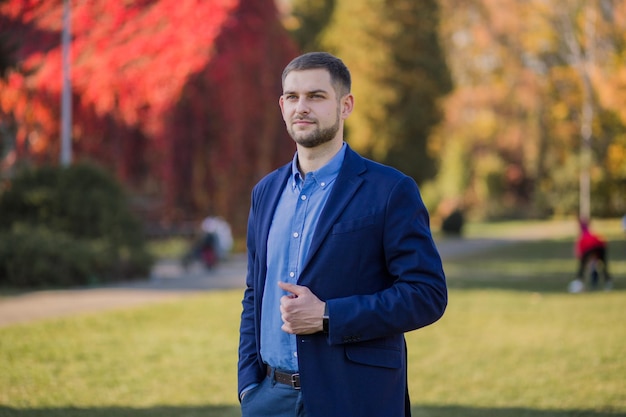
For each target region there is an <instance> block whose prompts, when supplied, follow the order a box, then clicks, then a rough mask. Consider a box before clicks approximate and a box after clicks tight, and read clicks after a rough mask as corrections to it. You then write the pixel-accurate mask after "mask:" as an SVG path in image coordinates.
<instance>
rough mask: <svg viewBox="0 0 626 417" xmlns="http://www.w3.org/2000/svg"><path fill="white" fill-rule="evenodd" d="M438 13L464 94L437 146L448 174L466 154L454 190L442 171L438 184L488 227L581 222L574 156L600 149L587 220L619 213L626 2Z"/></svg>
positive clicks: (625, 122)
mask: <svg viewBox="0 0 626 417" xmlns="http://www.w3.org/2000/svg"><path fill="white" fill-rule="evenodd" d="M441 4H442V11H443V12H442V13H443V16H444V19H442V21H443V22H444V24H443V26H442V39H443V40H444V43H445V46H446V50H447V58H448V62H449V64H450V67H451V68H452V73H453V78H454V80H455V85H456V87H457V88H456V90H455V92H454V93H453V94H452V95H450V97H449V98H448V99H447V101H446V107H445V108H446V121H445V122H444V123H443V124H442V125H441V127H440V129H439V130H438V131H437V132H436V135H435V140H434V141H433V143H435V144H436V147H435V151H437V152H438V154H439V155H440V156H441V158H442V165H446V166H450V165H452V161H449V162H446V160H447V159H449V158H457V160H458V155H459V153H458V152H456V153H453V152H450V151H449V150H450V149H457V148H463V151H462V152H461V153H460V155H462V158H463V160H464V161H466V162H467V168H466V170H465V175H464V176H457V178H456V179H454V181H449V180H447V179H446V178H445V177H446V176H448V177H449V176H450V174H449V173H446V172H445V171H443V170H442V171H440V174H439V178H438V181H439V184H440V185H444V184H445V185H446V186H447V187H448V188H449V190H453V189H454V190H456V191H458V190H459V189H460V188H461V189H463V190H464V191H463V192H462V194H463V198H464V200H465V202H466V203H467V204H469V205H471V206H472V207H473V208H474V213H475V214H476V215H479V216H481V217H527V216H547V215H551V214H570V215H571V214H572V213H578V211H579V198H578V195H579V180H578V178H579V172H580V167H581V163H584V160H585V159H583V160H582V161H581V158H580V157H579V156H580V152H581V149H584V146H582V144H585V143H587V144H589V143H590V141H589V138H593V141H592V144H593V147H592V148H591V149H590V150H591V152H590V153H588V155H589V157H588V158H587V160H588V161H589V164H590V171H589V172H590V186H591V189H592V190H593V197H594V198H593V201H592V206H591V211H593V212H596V213H598V214H609V213H613V214H617V213H619V212H620V210H623V209H624V208H625V207H624V206H626V202H625V201H623V200H624V199H623V198H622V199H621V202H620V198H618V197H616V196H618V195H620V194H621V195H625V194H626V192H625V191H626V190H624V177H623V173H620V172H622V171H621V170H619V169H615V168H616V167H617V164H616V162H617V161H620V162H624V161H625V160H624V159H623V157H622V156H621V155H623V154H624V152H623V149H624V148H623V143H624V135H625V131H626V129H625V126H626V118H624V112H623V105H624V101H623V100H624V99H623V96H624V87H623V86H624V80H625V78H624V75H625V73H624V71H623V68H624V45H626V42H625V41H626V38H625V33H626V31H625V30H624V29H625V27H626V5H625V4H624V2H619V1H610V0H602V1H598V2H584V1H580V2H579V1H573V2H567V3H563V2H558V1H534V0H532V1H525V2H517V1H509V0H501V1H493V0H472V1H456V0H443V1H442V2H441ZM618 96H619V97H621V98H617V97H618ZM581 109H586V110H585V111H582V110H581ZM590 115H595V117H593V118H591V117H589V116H590ZM591 120H592V121H593V122H592V123H590V121H591ZM583 126H585V127H583ZM581 132H585V134H586V138H587V139H586V140H585V141H582V140H581ZM455 144H456V145H455ZM583 153H585V152H583ZM451 183H454V184H455V185H454V186H450V184H451ZM438 188H439V189H441V188H443V187H438ZM620 188H621V191H619V189H620ZM444 192H445V191H444ZM447 192H451V191H447ZM620 207H621V209H620Z"/></svg>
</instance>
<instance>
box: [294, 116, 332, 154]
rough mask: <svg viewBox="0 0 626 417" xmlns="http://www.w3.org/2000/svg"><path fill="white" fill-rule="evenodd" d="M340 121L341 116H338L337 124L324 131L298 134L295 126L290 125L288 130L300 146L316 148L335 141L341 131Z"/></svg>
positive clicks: (318, 129)
mask: <svg viewBox="0 0 626 417" xmlns="http://www.w3.org/2000/svg"><path fill="white" fill-rule="evenodd" d="M339 121H340V120H339V114H337V120H336V121H335V124H334V125H332V126H330V127H327V128H324V129H320V128H319V127H318V128H316V129H315V130H314V131H312V132H296V131H295V130H294V129H293V126H292V125H289V126H288V129H287V130H288V132H289V136H291V138H292V139H293V140H294V142H296V143H297V144H298V145H300V146H303V147H305V148H315V147H317V146H319V145H322V144H324V143H326V142H330V141H331V140H333V139H334V137H335V135H336V134H337V132H338V131H339Z"/></svg>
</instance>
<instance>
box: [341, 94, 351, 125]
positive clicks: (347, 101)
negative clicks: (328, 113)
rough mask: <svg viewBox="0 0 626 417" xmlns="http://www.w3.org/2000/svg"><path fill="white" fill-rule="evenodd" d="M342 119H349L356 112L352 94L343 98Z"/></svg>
mask: <svg viewBox="0 0 626 417" xmlns="http://www.w3.org/2000/svg"><path fill="white" fill-rule="evenodd" d="M340 104H341V118H342V119H343V120H345V119H347V118H348V116H350V114H351V113H352V110H354V96H353V95H352V94H351V93H348V94H346V95H345V96H343V97H342V98H341V103H340Z"/></svg>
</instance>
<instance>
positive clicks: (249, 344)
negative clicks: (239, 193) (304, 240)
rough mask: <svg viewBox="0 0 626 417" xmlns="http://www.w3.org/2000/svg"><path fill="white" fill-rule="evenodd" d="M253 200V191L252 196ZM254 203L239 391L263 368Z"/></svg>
mask: <svg viewBox="0 0 626 417" xmlns="http://www.w3.org/2000/svg"><path fill="white" fill-rule="evenodd" d="M252 201H253V202H254V193H253V196H252ZM254 216H255V210H254V204H252V207H251V209H250V215H249V217H248V234H247V248H248V270H247V275H246V289H245V291H244V296H243V300H242V307H243V310H242V313H241V324H240V329H239V362H238V390H237V392H238V393H239V394H241V391H242V390H243V389H244V388H246V387H248V386H250V385H251V384H254V383H257V382H259V381H261V380H262V379H263V369H262V368H261V366H260V361H259V360H258V349H257V337H256V331H255V320H256V307H255V306H256V302H255V288H254V286H255V279H256V276H257V271H256V269H257V266H256V265H257V263H256V256H257V255H256V254H257V252H256V245H255V239H254V236H255V229H254V223H255V221H254Z"/></svg>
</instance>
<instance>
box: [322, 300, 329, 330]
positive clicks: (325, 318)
mask: <svg viewBox="0 0 626 417" xmlns="http://www.w3.org/2000/svg"><path fill="white" fill-rule="evenodd" d="M322 331H323V332H324V334H328V303H325V304H324V315H323V316H322Z"/></svg>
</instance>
